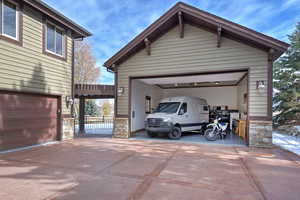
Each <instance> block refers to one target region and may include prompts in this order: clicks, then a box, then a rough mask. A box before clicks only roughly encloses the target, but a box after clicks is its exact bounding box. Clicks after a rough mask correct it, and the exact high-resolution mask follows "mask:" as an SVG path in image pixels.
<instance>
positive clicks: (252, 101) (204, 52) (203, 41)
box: [117, 24, 268, 116]
mask: <svg viewBox="0 0 300 200" xmlns="http://www.w3.org/2000/svg"><path fill="white" fill-rule="evenodd" d="M240 69H249V80H250V82H249V86H250V88H249V92H250V94H249V95H248V96H249V112H250V116H267V103H268V100H267V85H266V87H265V88H264V89H261V90H259V91H258V90H256V81H257V80H265V83H266V84H267V78H268V55H267V52H264V51H261V50H259V49H256V48H253V47H251V46H248V45H246V44H243V43H240V42H236V41H233V40H230V39H228V38H225V37H222V39H221V47H220V48H217V36H216V34H213V33H211V32H208V31H205V30H203V29H200V28H198V27H195V26H192V25H188V24H185V27H184V38H180V37H179V33H178V27H174V28H173V29H171V30H170V31H168V32H167V33H166V34H164V35H163V36H161V37H160V38H159V39H157V40H156V41H154V42H153V43H152V44H151V55H150V56H149V55H147V52H146V50H145V49H143V50H141V51H139V52H137V53H136V54H135V55H133V56H131V57H130V58H129V59H127V60H126V61H125V62H123V63H121V64H120V65H119V66H118V87H124V88H125V93H124V94H123V95H122V96H119V97H118V100H117V101H118V107H117V114H119V115H127V114H128V106H129V102H128V101H129V99H128V86H129V84H128V83H129V77H134V76H152V75H166V74H180V73H197V72H198V73H199V72H211V71H226V70H240ZM216 95H217V94H216ZM219 98H222V97H219Z"/></svg>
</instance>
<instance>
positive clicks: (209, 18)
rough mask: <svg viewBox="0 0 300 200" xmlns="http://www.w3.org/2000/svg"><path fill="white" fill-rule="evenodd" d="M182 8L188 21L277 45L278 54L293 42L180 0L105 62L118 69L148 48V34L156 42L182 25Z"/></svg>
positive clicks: (248, 40)
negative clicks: (273, 36)
mask: <svg viewBox="0 0 300 200" xmlns="http://www.w3.org/2000/svg"><path fill="white" fill-rule="evenodd" d="M179 12H181V13H182V16H183V22H184V23H188V24H191V25H195V26H198V27H201V28H204V29H206V30H208V31H210V32H214V33H217V30H218V27H222V37H227V38H230V39H233V40H237V41H239V42H243V43H245V44H248V45H250V46H254V47H256V48H259V49H262V50H264V51H269V50H270V49H273V50H274V56H275V58H278V57H279V56H280V55H282V54H283V53H284V52H285V51H286V50H287V48H288V47H289V44H287V43H285V42H283V41H280V40H277V39H275V38H272V37H270V36H267V35H264V34H262V33H259V32H257V31H254V30H252V29H249V28H247V27H244V26H241V25H239V24H236V23H234V22H231V21H229V20H226V19H224V18H221V17H218V16H216V15H213V14H210V13H208V12H205V11H203V10H199V9H198V8H195V7H192V6H190V5H187V4H185V3H182V2H178V3H177V4H175V5H174V6H173V7H172V8H171V9H170V10H168V11H167V12H166V13H165V14H164V15H162V16H161V17H160V18H159V19H158V20H156V21H155V22H154V23H153V24H151V25H150V26H149V27H147V28H146V29H145V30H144V31H143V32H142V33H140V34H139V35H138V36H136V37H135V38H134V39H133V40H132V41H130V42H129V43H128V44H127V45H126V46H124V47H123V48H122V49H121V50H120V51H118V52H117V53H116V54H115V55H113V56H112V57H111V58H110V59H108V60H107V61H106V62H105V63H104V66H105V67H107V68H108V69H110V70H114V69H113V65H114V64H116V65H118V64H120V63H122V62H123V61H125V60H126V59H127V58H128V57H130V56H131V55H133V54H134V53H136V52H137V51H139V50H140V49H142V48H144V47H145V44H144V40H145V39H146V38H147V39H148V40H150V41H151V42H153V41H154V40H156V39H157V38H158V37H159V36H161V35H162V34H164V33H165V32H167V31H168V30H170V29H171V28H172V27H174V26H176V25H178V23H179V22H178V13H179Z"/></svg>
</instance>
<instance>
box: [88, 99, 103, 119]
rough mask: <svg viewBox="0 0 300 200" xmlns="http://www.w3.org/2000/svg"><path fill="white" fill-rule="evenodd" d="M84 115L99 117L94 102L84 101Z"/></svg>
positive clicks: (98, 111)
mask: <svg viewBox="0 0 300 200" xmlns="http://www.w3.org/2000/svg"><path fill="white" fill-rule="evenodd" d="M85 114H86V115H90V116H93V117H95V116H99V114H100V109H99V106H98V105H97V104H96V101H95V100H93V99H92V100H86V102H85Z"/></svg>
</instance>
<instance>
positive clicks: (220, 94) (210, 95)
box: [163, 86, 238, 109]
mask: <svg viewBox="0 0 300 200" xmlns="http://www.w3.org/2000/svg"><path fill="white" fill-rule="evenodd" d="M174 96H194V97H201V98H204V99H206V100H207V103H208V104H209V105H211V106H222V105H227V106H228V107H229V109H237V108H238V107H237V87H236V86H232V87H201V88H180V89H164V90H163V97H164V98H166V97H174Z"/></svg>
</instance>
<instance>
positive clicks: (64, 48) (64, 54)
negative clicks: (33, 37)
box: [43, 19, 67, 61]
mask: <svg viewBox="0 0 300 200" xmlns="http://www.w3.org/2000/svg"><path fill="white" fill-rule="evenodd" d="M48 24H49V25H51V26H54V51H51V50H48V48H47V42H48V40H47V33H48V32H47V31H48V29H47V28H48V27H47V26H48ZM56 30H59V31H60V32H61V33H62V54H58V53H56V34H57V31H56ZM43 52H44V54H46V55H48V56H51V57H54V58H58V59H60V60H64V61H66V60H67V31H66V29H64V28H62V27H61V26H59V25H57V24H55V23H54V22H52V21H50V20H48V19H46V20H44V25H43Z"/></svg>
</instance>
